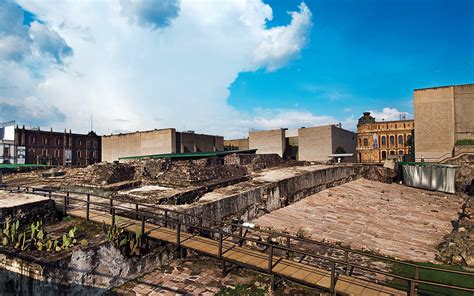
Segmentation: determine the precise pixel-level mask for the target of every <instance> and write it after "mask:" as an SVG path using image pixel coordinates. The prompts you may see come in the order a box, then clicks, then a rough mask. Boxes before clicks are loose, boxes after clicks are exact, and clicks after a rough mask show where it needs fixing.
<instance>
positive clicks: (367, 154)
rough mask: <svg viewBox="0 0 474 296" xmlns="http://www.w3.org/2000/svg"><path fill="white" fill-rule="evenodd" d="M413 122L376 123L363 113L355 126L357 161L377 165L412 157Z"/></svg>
mask: <svg viewBox="0 0 474 296" xmlns="http://www.w3.org/2000/svg"><path fill="white" fill-rule="evenodd" d="M414 125H415V123H414V120H397V121H376V120H375V118H374V117H372V116H371V115H370V112H364V115H363V116H362V117H361V118H359V121H358V124H357V160H358V162H364V163H379V162H383V161H384V160H385V159H387V158H404V159H408V158H409V157H410V156H412V155H413V153H414V150H413V148H414V147H413V143H414V142H413V138H414V132H413V131H414Z"/></svg>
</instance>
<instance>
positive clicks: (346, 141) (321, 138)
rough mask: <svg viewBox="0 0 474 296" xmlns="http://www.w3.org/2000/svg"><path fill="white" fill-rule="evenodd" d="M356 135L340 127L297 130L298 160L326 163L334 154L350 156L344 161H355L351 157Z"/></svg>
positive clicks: (328, 126)
mask: <svg viewBox="0 0 474 296" xmlns="http://www.w3.org/2000/svg"><path fill="white" fill-rule="evenodd" d="M356 138H357V134H355V133H353V132H351V131H348V130H345V129H343V128H341V127H340V125H324V126H316V127H309V128H300V129H298V160H307V161H323V162H325V161H328V160H331V159H332V158H334V156H333V155H335V154H351V155H352V156H346V157H345V159H344V161H349V162H350V161H355V158H354V157H353V155H354V153H355V150H356V146H357V142H356Z"/></svg>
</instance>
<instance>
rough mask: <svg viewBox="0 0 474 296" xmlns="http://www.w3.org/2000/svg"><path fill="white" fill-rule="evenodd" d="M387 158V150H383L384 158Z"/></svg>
mask: <svg viewBox="0 0 474 296" xmlns="http://www.w3.org/2000/svg"><path fill="white" fill-rule="evenodd" d="M386 158H387V151H382V160H385V159H386Z"/></svg>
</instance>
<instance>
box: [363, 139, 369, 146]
mask: <svg viewBox="0 0 474 296" xmlns="http://www.w3.org/2000/svg"><path fill="white" fill-rule="evenodd" d="M364 146H365V147H367V146H369V139H367V138H365V139H364Z"/></svg>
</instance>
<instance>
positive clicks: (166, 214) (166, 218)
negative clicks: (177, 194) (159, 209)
mask: <svg viewBox="0 0 474 296" xmlns="http://www.w3.org/2000/svg"><path fill="white" fill-rule="evenodd" d="M165 227H168V210H165Z"/></svg>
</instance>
